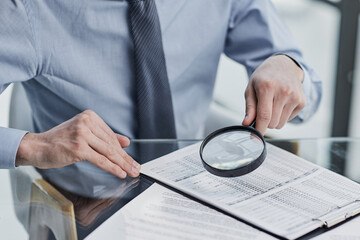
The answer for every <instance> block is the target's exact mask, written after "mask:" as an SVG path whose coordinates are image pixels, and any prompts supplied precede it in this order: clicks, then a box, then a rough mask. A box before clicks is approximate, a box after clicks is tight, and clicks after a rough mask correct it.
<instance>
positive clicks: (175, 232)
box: [86, 183, 275, 240]
mask: <svg viewBox="0 0 360 240" xmlns="http://www.w3.org/2000/svg"><path fill="white" fill-rule="evenodd" d="M86 239H88V240H92V239H96V240H97V239H128V240H133V239H134V240H136V239H139V240H140V239H141V240H142V239H156V240H158V239H159V240H162V239H163V240H170V239H184V240H185V239H186V240H187V239H189V240H191V239H194V240H195V239H224V240H226V239H228V240H232V239H234V240H235V239H244V240H245V239H246V240H256V239H259V240H263V239H264V240H267V239H268V240H272V239H275V238H273V237H271V236H270V235H268V234H266V233H263V232H261V231H259V230H257V229H255V228H253V227H250V226H248V225H246V224H244V223H242V222H240V221H237V220H236V219H233V218H232V217H229V216H227V215H225V214H222V213H220V212H218V211H216V210H213V209H211V208H209V207H206V206H204V205H202V204H200V203H198V202H196V201H193V200H191V199H189V198H186V197H184V196H182V195H180V194H178V193H176V192H173V191H171V190H169V189H167V188H165V187H162V186H161V185H159V184H156V183H155V184H153V185H151V186H150V187H149V188H148V189H147V190H145V191H144V192H143V193H142V194H140V195H139V196H138V197H136V198H135V199H133V200H132V201H131V202H129V203H128V204H127V205H125V206H124V207H123V208H121V209H120V210H119V211H118V212H116V213H115V214H114V215H113V216H111V217H110V218H109V219H108V220H107V221H105V222H104V223H103V224H102V225H100V226H99V227H98V228H97V229H95V231H94V232H92V233H91V234H90V235H89V236H88V237H87V238H86Z"/></svg>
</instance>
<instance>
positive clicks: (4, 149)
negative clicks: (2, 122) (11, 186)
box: [0, 127, 27, 169]
mask: <svg viewBox="0 0 360 240" xmlns="http://www.w3.org/2000/svg"><path fill="white" fill-rule="evenodd" d="M26 133H27V131H23V130H18V129H13V128H4V127H0V169H13V168H15V159H16V154H17V151H18V148H19V145H20V142H21V140H22V138H23V137H24V135H25V134H26Z"/></svg>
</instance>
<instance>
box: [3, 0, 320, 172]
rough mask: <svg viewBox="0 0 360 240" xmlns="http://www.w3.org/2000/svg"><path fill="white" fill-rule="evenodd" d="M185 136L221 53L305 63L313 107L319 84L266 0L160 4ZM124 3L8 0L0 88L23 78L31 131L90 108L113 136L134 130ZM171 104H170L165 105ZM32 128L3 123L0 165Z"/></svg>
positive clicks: (190, 134) (251, 60) (246, 61)
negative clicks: (280, 57) (278, 57)
mask: <svg viewBox="0 0 360 240" xmlns="http://www.w3.org/2000/svg"><path fill="white" fill-rule="evenodd" d="M156 5H157V9H158V14H159V18H160V25H161V29H162V38H163V45H164V52H165V58H166V63H167V70H168V75H169V82H170V87H171V92H172V96H173V105H174V114H175V122H176V130H177V135H178V137H179V138H194V137H196V136H197V134H198V129H200V126H201V125H202V124H203V122H204V120H205V117H206V115H207V111H208V107H209V104H210V102H211V98H212V94H213V89H214V82H215V76H216V70H217V67H218V63H219V57H220V55H221V53H225V54H226V55H227V56H229V57H230V58H232V59H234V60H235V61H237V62H239V63H240V64H243V65H244V66H245V67H246V69H247V70H248V73H249V75H250V74H251V73H252V72H253V71H254V70H255V69H256V67H258V66H259V64H260V63H261V62H262V61H264V60H265V59H266V58H268V57H269V56H271V55H274V54H279V53H281V54H286V55H288V56H290V57H291V58H293V59H294V60H295V61H296V62H298V63H299V65H300V66H301V67H302V68H303V70H304V72H305V79H304V82H303V88H304V91H305V95H306V101H307V105H306V107H305V109H304V110H303V111H302V112H301V113H300V114H299V115H298V116H297V118H296V119H295V121H298V122H300V121H303V120H306V119H307V118H308V117H309V116H311V115H312V114H313V113H314V112H315V111H316V109H317V107H318V105H319V101H320V97H321V82H320V80H319V78H318V77H317V76H316V74H315V73H314V71H313V70H312V69H311V68H310V67H309V66H308V65H307V64H306V63H305V62H304V61H303V58H302V56H301V52H300V51H299V49H298V48H297V46H296V44H295V42H294V40H293V37H292V36H291V34H290V32H289V30H288V29H287V27H286V26H285V25H284V23H283V21H282V20H281V19H280V18H279V16H278V14H277V12H276V10H275V8H274V6H273V5H272V4H271V2H270V1H269V0H211V1H210V0H156ZM127 10H128V4H127V2H126V1H116V0H114V1H108V0H86V1H85V0H76V1H74V0H1V1H0V93H1V92H2V91H3V90H4V89H5V88H6V87H7V86H8V85H9V84H10V83H13V82H22V83H23V86H24V88H25V90H26V93H27V96H28V98H29V101H30V105H31V108H32V114H33V123H34V129H35V130H36V131H37V132H42V131H46V130H48V129H50V128H52V127H54V126H56V125H58V124H60V123H62V122H64V121H66V120H68V119H70V118H71V117H73V116H74V115H76V114H78V113H80V112H82V111H83V110H85V109H92V110H94V111H95V112H96V113H98V114H99V115H100V116H101V117H102V118H103V119H104V121H105V122H106V123H107V124H108V125H109V126H110V127H111V128H112V129H113V130H114V131H116V132H118V133H122V134H124V135H127V136H129V137H133V136H134V132H135V131H136V128H137V126H136V121H135V119H134V117H135V105H134V95H135V89H134V84H135V79H134V76H135V75H134V64H133V42H132V39H131V36H130V34H129V27H128V21H127ZM239 94H243V93H240V92H239ZM164 104H166V103H164ZM24 134H25V132H24V131H20V130H16V129H8V128H0V168H13V167H14V162H15V156H16V152H17V148H18V146H19V143H20V141H21V139H22V137H23V136H24Z"/></svg>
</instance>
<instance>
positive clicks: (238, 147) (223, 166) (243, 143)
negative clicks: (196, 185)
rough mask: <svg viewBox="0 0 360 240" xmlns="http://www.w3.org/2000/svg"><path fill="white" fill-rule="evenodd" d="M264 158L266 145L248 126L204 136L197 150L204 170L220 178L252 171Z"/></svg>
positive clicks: (256, 132) (253, 128)
mask: <svg viewBox="0 0 360 240" xmlns="http://www.w3.org/2000/svg"><path fill="white" fill-rule="evenodd" d="M265 157H266V143H265V140H264V137H263V136H262V134H261V133H260V132H259V131H258V130H256V129H255V120H254V121H253V122H252V123H251V125H250V126H231V127H225V128H221V129H219V130H216V131H215V132H213V133H211V134H210V135H208V136H207V137H206V138H205V139H204V141H203V142H202V144H201V146H200V158H201V160H202V163H203V165H204V167H205V169H206V170H207V171H208V172H210V173H212V174H214V175H217V176H220V177H238V176H241V175H244V174H247V173H250V172H252V171H254V170H255V169H256V168H258V167H259V166H260V165H261V164H262V163H263V162H264V159H265Z"/></svg>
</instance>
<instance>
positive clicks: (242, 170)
mask: <svg viewBox="0 0 360 240" xmlns="http://www.w3.org/2000/svg"><path fill="white" fill-rule="evenodd" d="M234 131H242V132H250V133H253V134H255V135H256V136H257V137H259V138H260V139H261V141H262V143H263V145H264V149H263V151H262V153H261V154H260V156H259V157H258V158H257V159H255V160H254V161H253V162H251V163H249V164H248V165H246V166H242V167H238V168H235V169H231V170H224V169H218V168H214V167H212V166H210V165H209V164H207V163H206V161H205V160H204V159H203V154H202V153H203V150H204V148H205V146H206V145H207V144H208V143H209V142H210V140H211V139H213V138H215V137H217V136H219V135H220V134H223V133H226V132H234ZM265 157H266V142H265V139H264V137H263V135H262V134H261V133H260V132H259V131H258V130H256V129H255V128H253V127H248V126H241V125H238V126H230V127H225V128H221V129H218V130H216V131H214V132H212V133H210V134H209V135H208V136H207V137H206V138H205V139H204V140H203V142H202V143H201V146H200V158H201V161H202V164H203V166H204V167H205V169H206V170H207V171H208V172H210V173H212V174H214V175H216V176H220V177H239V176H242V175H244V174H247V173H250V172H252V171H254V170H255V169H257V168H258V167H259V166H260V165H261V164H262V163H263V162H264V160H265Z"/></svg>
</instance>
